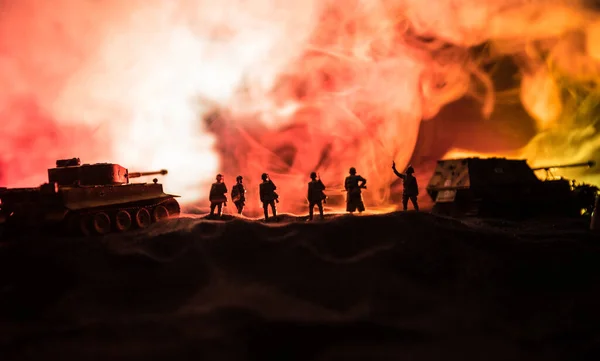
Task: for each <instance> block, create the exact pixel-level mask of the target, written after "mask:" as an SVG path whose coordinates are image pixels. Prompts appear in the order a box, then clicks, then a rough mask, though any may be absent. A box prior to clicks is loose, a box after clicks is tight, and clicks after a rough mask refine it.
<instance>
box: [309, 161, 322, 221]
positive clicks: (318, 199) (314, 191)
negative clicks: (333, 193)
mask: <svg viewBox="0 0 600 361" xmlns="http://www.w3.org/2000/svg"><path fill="white" fill-rule="evenodd" d="M310 179H311V181H310V182H308V196H307V197H306V198H307V199H308V219H309V220H310V221H312V219H313V212H314V208H315V206H317V207H319V214H320V215H321V219H323V201H324V200H325V198H326V196H325V193H323V191H324V190H325V185H324V184H323V182H321V178H318V179H317V173H315V172H312V173H311V174H310Z"/></svg>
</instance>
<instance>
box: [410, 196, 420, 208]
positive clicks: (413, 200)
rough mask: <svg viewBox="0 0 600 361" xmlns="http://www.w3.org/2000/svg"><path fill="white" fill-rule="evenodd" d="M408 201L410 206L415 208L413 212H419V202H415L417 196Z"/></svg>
mask: <svg viewBox="0 0 600 361" xmlns="http://www.w3.org/2000/svg"><path fill="white" fill-rule="evenodd" d="M410 201H411V202H412V205H413V207H414V208H415V211H417V212H418V211H419V202H418V200H417V196H411V197H410Z"/></svg>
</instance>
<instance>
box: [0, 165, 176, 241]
mask: <svg viewBox="0 0 600 361" xmlns="http://www.w3.org/2000/svg"><path fill="white" fill-rule="evenodd" d="M167 173H168V172H167V170H160V171H157V172H131V173H130V172H129V171H128V169H127V168H124V167H122V166H120V165H118V164H114V163H96V164H83V165H82V164H81V162H80V160H79V158H72V159H60V160H57V161H56V167H55V168H50V169H48V183H44V184H42V185H41V186H39V187H33V188H0V224H4V226H5V227H6V228H7V229H11V230H18V229H21V228H22V227H31V226H55V227H57V228H58V230H59V231H61V233H62V232H66V233H70V234H80V235H81V234H83V235H90V234H98V235H104V234H107V233H111V232H126V231H129V230H131V229H134V228H146V227H148V226H149V225H150V224H152V223H155V222H160V221H162V220H165V219H167V218H169V217H172V216H177V215H179V213H180V207H179V203H178V202H177V200H176V199H175V198H176V197H178V196H175V195H171V194H166V193H164V191H163V186H162V184H159V183H158V179H156V178H154V179H153V183H151V184H147V183H130V180H131V179H134V178H140V177H143V176H150V175H165V174H167Z"/></svg>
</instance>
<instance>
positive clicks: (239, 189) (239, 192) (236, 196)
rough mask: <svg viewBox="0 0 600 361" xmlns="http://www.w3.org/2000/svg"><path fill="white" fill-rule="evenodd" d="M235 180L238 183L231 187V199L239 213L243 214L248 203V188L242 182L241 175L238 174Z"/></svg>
mask: <svg viewBox="0 0 600 361" xmlns="http://www.w3.org/2000/svg"><path fill="white" fill-rule="evenodd" d="M235 180H236V182H237V183H236V185H234V186H233V188H231V201H232V202H233V204H235V208H237V212H238V214H242V211H243V210H244V206H245V205H246V189H245V188H244V184H243V183H242V180H243V177H242V176H241V175H238V176H237V178H236V179H235Z"/></svg>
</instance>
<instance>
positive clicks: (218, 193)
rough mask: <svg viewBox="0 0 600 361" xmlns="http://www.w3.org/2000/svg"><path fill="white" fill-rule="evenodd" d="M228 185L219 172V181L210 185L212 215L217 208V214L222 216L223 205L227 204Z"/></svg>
mask: <svg viewBox="0 0 600 361" xmlns="http://www.w3.org/2000/svg"><path fill="white" fill-rule="evenodd" d="M226 194H227V186H226V185H225V183H224V181H223V175H222V174H217V181H216V182H215V183H213V184H212V186H211V187H210V194H209V196H208V200H209V201H210V216H213V215H214V214H215V208H217V213H218V214H217V215H218V216H219V217H220V216H221V215H222V213H223V205H225V206H227V195H226Z"/></svg>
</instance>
